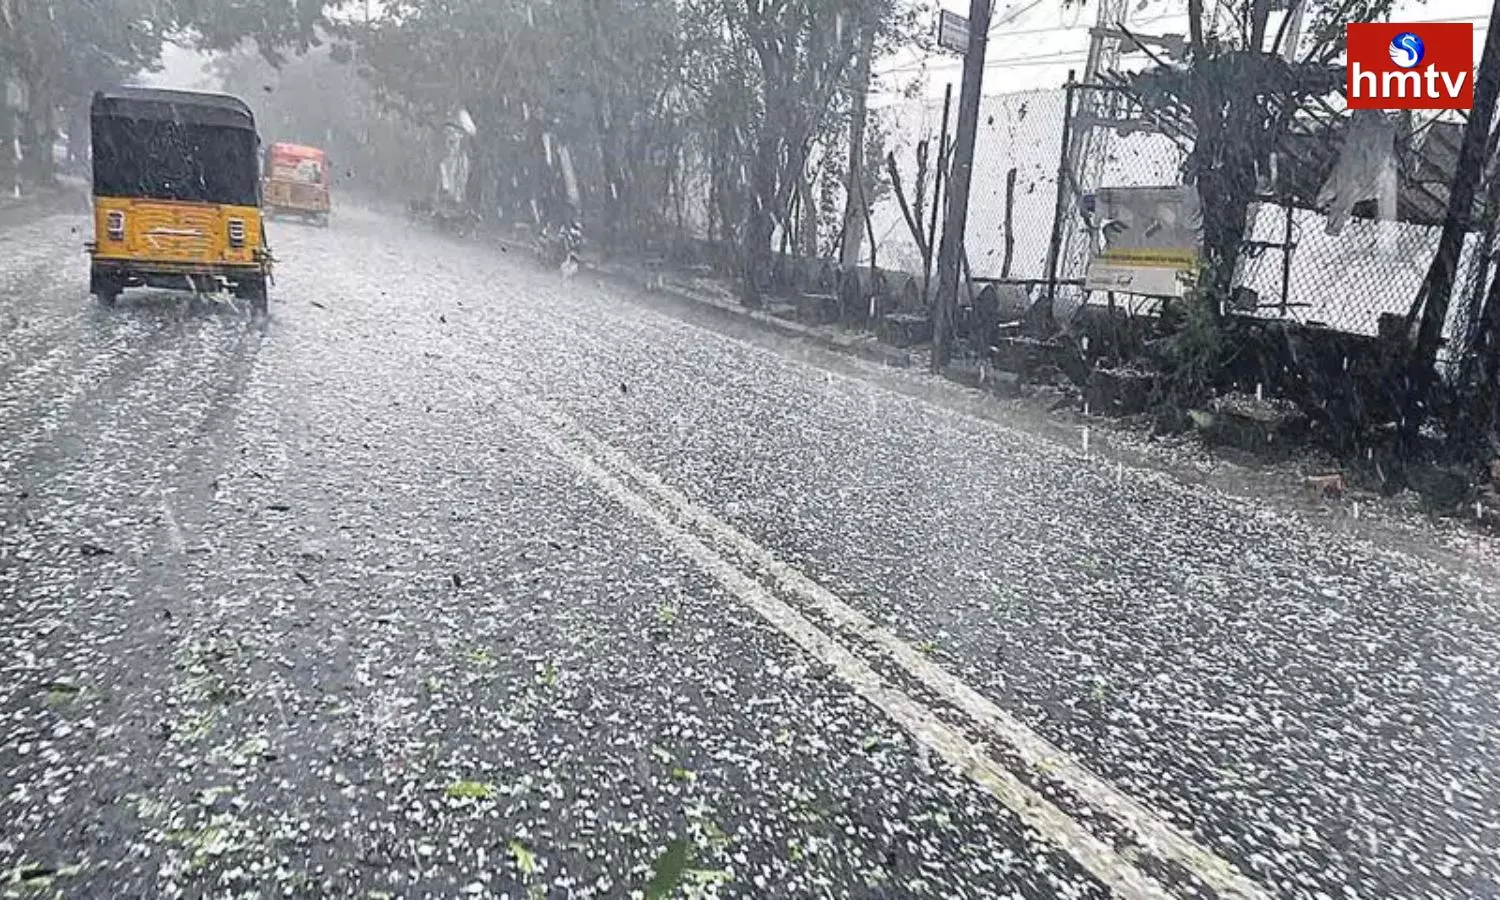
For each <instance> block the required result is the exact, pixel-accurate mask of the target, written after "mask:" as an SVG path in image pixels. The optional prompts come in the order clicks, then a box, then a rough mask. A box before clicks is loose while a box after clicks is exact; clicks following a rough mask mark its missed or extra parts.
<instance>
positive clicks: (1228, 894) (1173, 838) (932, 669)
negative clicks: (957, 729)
mask: <svg viewBox="0 0 1500 900" xmlns="http://www.w3.org/2000/svg"><path fill="white" fill-rule="evenodd" d="M517 402H521V403H525V404H526V405H527V406H528V407H529V408H530V409H531V410H532V414H533V415H535V416H538V417H540V418H541V419H543V420H544V421H546V422H549V423H550V424H551V425H552V427H554V428H557V429H558V430H560V431H562V432H564V433H567V434H571V435H573V436H576V437H577V439H578V440H579V441H580V442H582V443H583V444H585V445H586V446H587V447H588V448H589V450H590V451H591V452H592V453H593V454H595V456H597V457H598V458H599V459H600V460H601V461H602V462H603V463H604V464H605V465H607V466H609V467H610V468H612V469H614V470H615V471H616V472H618V473H619V474H620V475H622V476H623V477H624V478H626V479H628V480H630V481H633V482H634V483H635V484H636V485H638V486H639V488H640V489H641V490H642V491H643V493H645V494H646V496H647V497H648V498H650V499H652V500H655V501H656V503H658V504H659V505H661V506H663V507H666V508H667V509H670V510H671V511H673V512H674V513H676V514H677V515H678V516H679V517H680V518H681V519H682V520H685V521H687V522H689V523H691V524H692V525H695V526H697V527H698V528H699V529H701V530H702V532H703V533H704V534H705V535H706V536H707V537H708V538H709V539H710V540H711V541H712V542H713V543H714V544H716V545H718V547H719V548H720V549H721V550H723V551H727V552H729V553H731V554H733V555H734V556H736V557H738V558H739V560H740V561H741V563H742V565H743V566H745V567H746V568H747V569H752V570H759V571H762V572H766V573H768V574H769V575H770V576H771V577H772V578H774V579H775V581H776V583H777V584H778V585H779V586H780V587H781V588H782V589H784V590H785V591H787V592H788V593H790V594H792V595H794V596H795V597H797V598H799V599H800V600H802V601H804V602H806V603H808V604H809V605H810V606H811V607H812V608H814V609H816V610H818V611H819V612H821V613H822V614H824V615H826V616H828V617H829V618H830V619H831V620H832V621H834V622H835V623H836V624H837V625H838V626H839V627H840V628H843V629H846V630H847V631H848V632H850V633H851V634H853V635H855V636H856V637H859V638H861V639H863V640H864V641H866V642H868V643H869V644H871V645H873V646H875V647H877V648H878V649H879V650H880V651H882V652H883V653H884V654H885V655H887V656H888V657H890V658H891V659H892V660H893V661H894V662H896V663H897V664H898V665H900V666H901V668H903V669H904V670H906V672H907V673H908V674H910V675H911V676H912V677H913V678H915V679H917V680H918V681H919V682H921V683H922V684H923V685H925V686H926V687H927V688H928V689H930V690H932V691H933V692H934V693H936V694H937V695H938V696H940V697H941V698H942V699H943V700H944V701H946V702H948V703H950V704H952V705H953V706H954V707H955V708H957V709H959V710H961V711H962V712H963V713H964V714H965V715H967V716H968V717H969V718H970V719H971V720H973V721H974V722H975V723H976V724H978V725H980V726H982V727H983V728H985V729H986V730H987V731H989V732H990V733H992V734H994V735H995V736H997V737H999V738H1000V739H1001V740H1003V741H1004V742H1005V743H1007V744H1009V745H1010V746H1011V747H1012V748H1013V749H1014V750H1015V752H1016V754H1017V756H1019V757H1020V758H1021V760H1022V761H1023V762H1024V763H1025V764H1026V765H1027V766H1028V767H1029V768H1031V769H1032V770H1033V771H1035V772H1037V773H1039V774H1043V775H1045V776H1046V777H1048V778H1050V779H1053V780H1055V781H1058V782H1060V783H1062V784H1063V785H1065V786H1066V787H1067V788H1068V790H1070V791H1071V792H1072V793H1074V794H1076V795H1077V796H1078V797H1079V798H1080V799H1081V800H1083V801H1084V802H1085V803H1088V804H1089V805H1090V806H1092V807H1094V808H1096V809H1098V810H1100V811H1101V812H1106V813H1108V814H1109V815H1110V816H1112V817H1114V818H1115V819H1117V820H1119V821H1120V822H1122V823H1123V824H1124V825H1125V826H1126V827H1127V828H1129V829H1130V830H1131V831H1133V832H1134V833H1135V835H1136V836H1137V838H1138V839H1139V841H1140V842H1141V844H1142V846H1144V847H1145V848H1146V849H1147V850H1149V851H1150V852H1151V853H1152V854H1154V855H1157V856H1159V857H1161V858H1164V859H1171V860H1174V861H1176V862H1177V863H1179V864H1181V865H1182V866H1184V867H1186V868H1187V869H1188V871H1190V872H1192V873H1193V874H1194V875H1195V876H1196V877H1197V878H1199V879H1201V880H1202V881H1203V883H1204V884H1206V885H1208V886H1209V887H1210V888H1212V889H1213V890H1214V891H1215V892H1216V893H1217V894H1218V895H1219V896H1220V897H1223V898H1226V900H1227V898H1234V900H1269V897H1270V895H1269V894H1268V893H1267V892H1266V891H1265V890H1264V889H1263V888H1261V887H1260V886H1259V885H1257V884H1256V883H1255V882H1253V881H1251V880H1250V879H1249V878H1248V877H1246V876H1245V875H1244V874H1243V873H1241V872H1240V871H1239V869H1237V868H1236V867H1235V866H1234V864H1233V863H1231V862H1229V861H1228V860H1226V859H1223V858H1222V857H1220V856H1218V855H1216V854H1214V853H1213V852H1212V851H1210V850H1208V849H1206V848H1204V847H1202V846H1200V845H1199V844H1197V843H1196V842H1195V841H1193V839H1192V838H1191V837H1189V836H1188V835H1186V834H1184V833H1183V832H1182V831H1181V830H1179V829H1178V828H1177V827H1176V826H1174V825H1172V824H1171V823H1170V822H1168V821H1166V820H1165V819H1164V818H1162V816H1161V815H1159V814H1158V813H1156V812H1154V811H1153V810H1151V809H1150V808H1149V807H1147V806H1146V805H1145V804H1143V803H1141V802H1140V801H1138V800H1136V799H1134V798H1132V797H1129V796H1127V795H1125V794H1124V793H1121V792H1120V790H1119V789H1118V788H1115V787H1114V786H1113V785H1111V784H1110V783H1109V782H1107V781H1105V780H1104V779H1102V778H1100V777H1099V776H1098V775H1095V774H1094V773H1093V772H1091V771H1089V770H1088V769H1087V768H1086V767H1085V766H1084V765H1083V764H1082V763H1080V762H1079V761H1078V760H1076V759H1074V758H1073V757H1072V756H1070V755H1069V754H1068V753H1067V752H1066V751H1064V750H1063V749H1062V748H1060V747H1057V746H1056V745H1054V744H1052V743H1051V742H1050V741H1048V740H1047V739H1046V738H1044V737H1042V736H1041V735H1039V734H1037V733H1036V732H1034V731H1032V730H1031V729H1030V728H1028V727H1026V725H1025V724H1023V723H1022V722H1021V721H1019V720H1018V719H1016V718H1015V717H1014V716H1012V715H1010V714H1009V713H1007V712H1005V710H1003V709H1001V708H1000V707H999V706H998V705H996V704H995V703H994V702H992V701H991V700H989V699H988V698H986V697H985V696H984V695H982V694H980V693H979V692H978V691H976V690H974V689H973V688H971V687H969V686H968V685H966V684H964V683H963V682H962V681H961V680H959V679H958V678H957V677H956V676H954V675H953V674H952V673H950V672H948V671H947V670H945V669H944V668H943V667H941V666H939V665H937V664H936V663H934V662H933V661H932V660H931V659H929V658H928V657H927V656H926V655H925V654H923V653H922V652H920V651H919V650H917V649H916V648H915V647H913V646H911V645H910V644H908V643H906V642H905V641H903V640H901V639H900V638H899V637H897V636H896V635H895V634H893V633H892V632H891V631H889V630H888V629H886V628H883V627H881V626H880V625H878V624H876V623H875V622H873V621H871V620H870V618H869V617H867V616H865V615H864V614H863V613H861V612H860V611H859V610H857V609H855V608H853V607H852V606H850V605H849V604H848V603H845V602H844V601H843V600H842V599H840V598H839V597H838V596H837V595H835V594H834V593H833V592H832V591H830V590H828V589H827V588H825V587H824V586H823V585H821V584H819V583H817V582H816V581H814V580H812V579H811V578H808V577H807V576H806V575H804V574H802V572H801V571H799V570H798V569H796V568H795V567H793V566H791V565H789V564H788V563H786V562H785V561H783V560H782V559H781V558H779V557H777V556H776V555H775V554H774V553H772V552H771V551H770V550H767V549H766V548H765V547H763V546H761V545H760V544H758V543H756V542H755V541H753V540H751V539H750V538H749V537H747V536H746V535H745V534H744V533H743V532H740V531H739V530H738V529H736V528H734V527H733V526H731V525H729V524H728V523H726V522H724V521H723V520H721V519H719V518H718V517H716V516H714V515H713V514H712V513H710V512H708V511H707V510H705V509H703V508H702V507H699V506H697V505H696V504H694V503H693V502H692V501H691V500H689V499H688V498H687V497H686V496H684V495H683V494H682V493H680V492H679V491H677V490H676V489H674V488H672V487H670V486H668V485H667V484H665V483H664V482H663V481H662V480H661V479H660V478H658V477H657V476H656V475H655V474H654V473H652V472H649V471H647V470H646V469H643V468H642V467H640V466H639V465H637V464H636V463H635V462H634V461H632V460H631V459H630V458H629V457H627V456H626V455H625V454H623V453H621V452H619V451H618V450H615V449H614V448H613V447H611V446H609V445H608V444H606V443H605V442H603V441H602V440H600V439H599V438H597V437H595V436H593V435H592V434H590V433H589V432H588V431H587V430H586V429H584V428H583V427H582V426H580V425H578V424H577V423H576V422H573V421H572V420H570V419H568V418H567V417H566V416H564V415H563V414H561V413H558V412H555V411H553V410H551V409H548V408H546V407H544V406H542V405H541V404H540V403H537V402H536V401H534V400H530V399H529V398H518V401H517Z"/></svg>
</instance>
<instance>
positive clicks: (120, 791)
mask: <svg viewBox="0 0 1500 900" xmlns="http://www.w3.org/2000/svg"><path fill="white" fill-rule="evenodd" d="M81 224H82V219H81V218H80V217H78V216H74V215H54V216H50V217H45V218H33V219H30V220H23V221H12V222H9V223H7V224H4V225H0V331H3V336H0V528H3V531H0V603H3V605H0V890H5V891H7V892H14V893H18V894H24V893H34V892H38V891H53V890H60V891H62V892H63V893H64V894H66V895H67V896H89V897H94V896H98V897H106V896H107V897H155V896H277V895H285V896H362V897H365V896H368V897H380V896H391V897H397V896H400V897H424V896H432V897H453V896H496V897H499V896H508V897H512V898H520V897H549V898H550V897H558V898H561V897H624V896H630V895H631V892H632V891H641V890H643V889H644V888H645V887H646V885H647V882H648V881H649V880H650V879H651V876H652V870H653V865H654V864H655V863H656V862H657V860H658V859H659V858H660V857H661V855H662V853H663V850H664V849H665V848H667V847H668V846H669V845H671V844H672V843H673V842H678V841H681V842H686V843H687V845H688V846H690V847H691V848H692V849H691V863H690V865H689V869H690V871H689V872H688V873H687V874H686V876H685V877H684V880H685V882H686V883H685V885H684V886H683V888H682V891H683V894H682V895H684V896H686V895H692V894H694V893H695V892H696V893H698V894H701V895H705V896H735V897H797V898H801V897H891V898H897V897H901V898H904V897H939V898H964V897H976V898H978V897H1001V898H1005V897H1019V898H1049V897H1104V896H1109V895H1111V894H1114V895H1117V896H1124V897H1212V896H1216V895H1217V896H1225V897H1231V896H1233V897H1288V898H1292V897H1295V898H1324V897H1328V898H1345V897H1422V898H1427V897H1432V898H1469V897H1493V896H1500V856H1497V850H1496V848H1497V847H1500V750H1497V744H1496V737H1497V734H1496V731H1497V729H1496V723H1497V711H1500V666H1497V661H1500V646H1497V645H1500V615H1497V610H1500V592H1497V590H1496V584H1495V583H1493V581H1492V580H1489V581H1487V580H1486V579H1485V578H1484V577H1482V576H1479V575H1475V574H1473V571H1470V570H1467V569H1465V568H1464V567H1463V566H1461V565H1459V564H1457V563H1447V562H1443V561H1442V558H1441V557H1428V556H1420V555H1418V554H1416V553H1413V552H1409V551H1407V550H1403V549H1400V548H1397V547H1394V546H1389V545H1386V544H1383V543H1381V542H1378V541H1372V540H1369V539H1367V538H1361V537H1356V536H1352V535H1350V534H1345V533H1330V532H1328V531H1325V530H1323V529H1320V528H1318V527H1315V526H1313V525H1309V524H1307V523H1306V522H1304V521H1303V520H1302V519H1301V518H1299V517H1298V516H1297V515H1295V514H1294V513H1291V512H1288V511H1285V510H1280V509H1276V508H1272V507H1266V506H1259V505H1256V504H1252V503H1249V502H1246V501H1243V500H1239V499H1234V498H1230V497H1227V496H1224V495H1222V494H1219V493H1216V492H1214V491H1212V490H1210V489H1208V488H1204V487H1192V486H1184V485H1182V484H1179V483H1177V482H1175V481H1173V480H1172V479H1169V478H1167V477H1165V476H1163V475H1160V474H1154V473H1150V472H1146V471H1142V470H1137V469H1133V468H1128V467H1121V466H1120V465H1118V464H1117V463H1115V462H1113V461H1111V460H1108V459H1104V458H1101V457H1098V456H1090V455H1087V454H1085V453H1083V452H1082V451H1081V448H1073V447H1068V446H1061V445H1058V444H1056V443H1053V442H1049V441H1047V440H1044V439H1041V438H1038V437H1034V436H1032V435H1030V434H1028V433H1026V432H1025V431H1023V430H1019V429H1009V428H1006V427H1002V426H999V425H996V424H994V423H991V422H986V421H981V420H979V419H976V418H972V417H967V416H964V415H960V414H957V413H955V412H954V411H952V410H950V409H946V408H944V407H942V406H939V405H935V404H932V403H928V402H924V401H921V400H917V399H913V398H911V397H909V396H904V395H902V394H900V393H897V392H894V391H892V390H890V389H888V387H887V386H885V385H883V384H882V376H880V375H879V373H877V372H875V371H874V370H873V369H866V368H864V367H862V366H856V365H852V364H840V365H834V364H832V363H828V364H826V365H825V364H822V363H821V362H820V361H819V360H817V359H808V358H807V357H806V356H805V355H804V354H795V353H782V352H776V350H774V349H768V348H767V347H766V346H764V345H763V343H762V342H759V341H745V340H739V339H735V338H732V337H728V336H725V335H722V334H719V333H716V332H713V331H709V330H706V329H704V328H701V327H698V326H696V325H692V324H688V323H685V322H682V321H680V320H678V319H674V318H671V317H668V316H666V315H664V314H662V313H660V312H657V311H653V310H652V309H649V308H646V307H644V306H642V305H640V304H638V303H634V302H630V299H629V298H626V297H624V296H622V294H621V291H620V289H618V288H611V287H608V286H605V285H602V284H600V283H597V282H595V281H593V280H592V279H590V278H588V277H580V278H578V279H574V280H572V281H564V280H562V279H561V278H560V277H558V276H557V275H555V274H553V273H547V272H541V271H538V270H537V269H535V268H534V267H532V266H531V265H529V264H527V263H524V262H520V261H516V260H512V259H510V258H508V257H507V256H506V255H505V254H503V253H499V252H492V251H484V250H481V249H477V248H475V247H473V246H466V245H459V244H455V243H450V242H447V241H444V240H442V239H439V238H437V237H434V236H432V235H428V234H425V233H410V232H408V231H406V229H405V228H404V226H403V225H402V224H401V223H399V222H396V221H393V220H389V219H382V218H380V217H378V216H376V215H374V214H372V213H365V212H359V211H349V212H347V213H346V214H345V215H342V216H340V218H339V220H338V221H337V222H336V224H335V226H334V227H333V228H331V229H329V230H326V231H325V230H318V229H312V228H306V227H301V226H297V225H294V224H275V225H273V230H272V240H273V244H274V245H275V248H276V250H277V252H278V255H279V256H280V257H281V259H282V260H283V262H282V265H281V266H280V268H279V269H278V272H277V283H276V286H275V289H274V291H273V294H272V306H271V315H270V318H269V319H268V320H265V321H255V320H253V319H252V318H251V317H250V316H249V315H248V313H247V312H245V311H243V310H238V309H235V308H233V307H232V306H227V305H221V304H211V303H205V302H202V301H198V300H193V299H191V298H181V297H178V296H175V295H171V294H166V293H162V292H137V293H134V294H130V295H127V296H126V298H125V299H124V300H123V301H122V303H121V305H120V306H119V307H117V308H115V309H100V308H96V307H95V306H94V305H93V303H92V301H91V300H90V299H89V298H88V297H87V295H86V293H85V291H86V275H85V263H84V259H83V258H82V256H81V253H80V250H79V249H78V248H79V243H80V241H81V237H80V236H79V235H78V234H77V233H75V229H77V228H79V227H80V226H81ZM1434 560H1437V561H1434ZM1476 571H1477V570H1476Z"/></svg>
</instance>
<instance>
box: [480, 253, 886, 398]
mask: <svg viewBox="0 0 1500 900" xmlns="http://www.w3.org/2000/svg"><path fill="white" fill-rule="evenodd" d="M494 240H495V242H496V243H497V244H499V245H500V247H501V249H502V251H503V252H505V253H507V254H509V253H511V252H513V251H514V252H518V253H527V254H529V253H531V252H532V249H533V248H532V247H530V246H529V245H526V244H521V243H517V242H516V241H515V240H514V239H511V238H507V237H503V236H500V235H496V236H495V238H494ZM581 268H582V270H583V271H585V272H588V273H590V274H592V275H594V276H596V277H599V278H607V279H609V280H611V281H613V282H615V283H617V284H623V285H626V286H629V287H631V288H634V289H636V290H639V291H644V292H646V293H648V294H652V295H654V296H658V297H667V298H669V299H671V300H673V301H675V302H678V303H681V304H684V305H686V306H690V307H692V308H694V309H696V310H699V311H702V312H706V313H709V314H711V315H713V316H715V317H717V318H719V319H721V320H723V321H728V322H735V323H737V324H742V325H749V326H751V327H754V328H758V329H760V330H762V331H769V332H772V333H774V334H778V335H780V336H782V337H787V338H792V339H794V340H801V341H806V342H808V343H810V344H815V345H817V346H819V347H821V348H823V349H825V350H831V351H833V352H835V353H842V354H844V355H846V356H853V357H857V358H859V359H863V360H865V361H867V362H873V363H876V364H879V365H884V366H889V367H891V368H895V369H909V368H911V366H912V358H911V353H910V351H907V350H904V349H902V348H900V347H892V346H890V345H888V344H882V343H880V342H879V341H878V340H877V339H876V338H875V337H874V336H873V335H867V334H858V333H854V332H848V331H834V330H832V329H828V328H820V327H818V326H814V325H805V324H803V323H801V322H793V321H790V320H788V319H782V318H779V317H777V316H773V315H771V314H770V313H767V312H763V311H761V310H756V309H748V308H746V307H743V306H737V305H730V304H727V303H721V302H718V301H716V300H713V299H712V298H709V297H705V296H704V295H702V294H700V293H697V292H695V291H693V290H691V289H690V288H686V287H683V286H681V285H676V284H659V285H655V286H653V285H651V284H649V283H648V282H649V279H648V277H647V276H646V275H645V274H644V273H636V272H633V271H630V270H629V269H628V268H625V267H616V266H610V265H600V264H598V263H590V262H584V263H583V264H582V265H581Z"/></svg>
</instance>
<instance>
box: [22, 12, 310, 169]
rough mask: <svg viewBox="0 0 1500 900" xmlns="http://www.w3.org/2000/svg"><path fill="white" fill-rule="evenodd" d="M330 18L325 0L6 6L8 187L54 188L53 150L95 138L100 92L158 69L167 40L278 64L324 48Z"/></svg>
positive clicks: (74, 149)
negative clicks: (70, 140)
mask: <svg viewBox="0 0 1500 900" xmlns="http://www.w3.org/2000/svg"><path fill="white" fill-rule="evenodd" d="M325 12H326V9H325V4H324V2H323V0H235V2H233V3H225V2H219V0H0V185H6V186H9V185H11V184H13V183H15V180H16V178H17V177H19V178H20V179H21V180H22V181H24V182H28V183H42V184H44V183H47V182H49V181H50V180H51V179H52V178H53V176H54V173H53V155H52V146H53V143H54V141H55V140H56V139H57V136H58V135H59V134H60V133H63V132H66V133H68V134H69V135H70V137H74V138H77V137H78V136H79V135H81V134H82V133H84V132H85V131H86V130H87V128H86V124H87V115H88V102H89V98H90V96H92V94H93V92H94V90H95V89H96V88H98V87H99V86H101V85H105V84H112V83H119V82H121V81H125V80H127V79H129V78H131V77H133V76H135V75H137V74H139V73H141V72H143V71H154V70H156V69H158V68H159V67H160V65H161V54H162V48H163V47H164V46H165V44H166V43H167V42H168V41H180V42H184V43H188V44H190V45H192V46H194V47H197V48H199V49H203V50H229V49H231V48H234V47H237V46H239V45H241V44H242V43H244V42H246V41H249V42H251V43H253V44H254V45H255V46H256V47H257V48H258V49H259V51H260V52H261V53H262V54H263V55H264V56H265V57H266V58H267V59H268V60H270V61H273V62H277V63H279V62H281V61H283V60H284V59H285V58H286V54H287V53H297V52H304V51H306V50H307V49H308V48H310V47H312V46H314V45H315V44H316V43H317V42H318V40H319V38H318V35H319V32H320V28H322V27H323V26H326V25H327V24H328V23H327V19H326V18H325ZM17 144H19V147H20V153H19V154H17V153H16V152H15V149H14V148H15V147H16V146H17ZM76 151H77V147H76V145H75V147H74V148H73V152H76Z"/></svg>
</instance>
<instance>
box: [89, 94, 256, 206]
mask: <svg viewBox="0 0 1500 900" xmlns="http://www.w3.org/2000/svg"><path fill="white" fill-rule="evenodd" d="M93 132H94V193H95V194H96V195H99V196H106V197H144V198H148V199H152V200H186V201H194V202H200V203H226V204H233V205H240V206H254V205H256V204H257V193H256V191H257V178H256V176H257V167H258V166H257V158H256V136H255V132H254V131H249V130H246V129H243V128H229V127H224V126H218V125H201V124H193V123H184V122H174V121H167V120H160V119H127V118H115V117H104V116H97V117H95V118H94V120H93Z"/></svg>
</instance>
